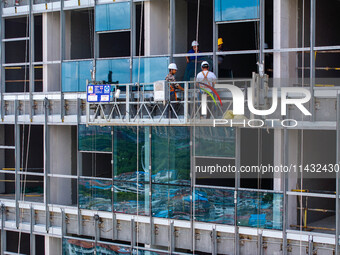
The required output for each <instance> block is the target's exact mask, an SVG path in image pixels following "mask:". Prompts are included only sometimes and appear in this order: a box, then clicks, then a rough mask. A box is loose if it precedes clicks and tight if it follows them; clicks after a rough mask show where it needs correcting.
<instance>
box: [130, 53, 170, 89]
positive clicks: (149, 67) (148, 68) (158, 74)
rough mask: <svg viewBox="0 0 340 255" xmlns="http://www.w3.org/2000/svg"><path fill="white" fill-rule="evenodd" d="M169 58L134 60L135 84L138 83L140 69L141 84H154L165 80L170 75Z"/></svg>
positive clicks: (133, 77)
mask: <svg viewBox="0 0 340 255" xmlns="http://www.w3.org/2000/svg"><path fill="white" fill-rule="evenodd" d="M168 65H169V58H168V57H155V58H140V61H139V59H138V58H134V60H133V73H132V74H133V76H132V80H133V82H138V69H140V71H139V82H140V83H152V82H155V81H159V80H164V79H165V77H166V76H167V74H168Z"/></svg>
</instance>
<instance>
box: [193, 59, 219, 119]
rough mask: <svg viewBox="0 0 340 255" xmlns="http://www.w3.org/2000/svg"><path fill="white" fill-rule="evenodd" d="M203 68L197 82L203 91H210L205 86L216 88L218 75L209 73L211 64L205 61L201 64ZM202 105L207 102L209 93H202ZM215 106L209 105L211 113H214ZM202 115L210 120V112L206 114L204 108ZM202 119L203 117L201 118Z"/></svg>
mask: <svg viewBox="0 0 340 255" xmlns="http://www.w3.org/2000/svg"><path fill="white" fill-rule="evenodd" d="M201 68H202V72H200V73H199V74H197V77H196V80H197V82H199V86H200V87H201V88H202V90H203V89H207V90H210V89H209V88H207V87H206V86H204V85H203V84H206V85H209V86H211V87H215V81H216V79H217V78H216V75H215V74H214V73H213V72H210V71H209V63H208V62H207V61H203V62H202V64H201ZM201 95H202V99H201V100H202V104H203V101H205V102H207V93H206V92H202V94H201ZM212 107H213V105H212V104H211V103H207V108H209V109H210V111H212V110H213V109H212ZM201 112H202V113H201V114H202V115H205V118H210V112H206V111H205V110H204V107H203V106H202V108H201ZM201 117H202V116H201Z"/></svg>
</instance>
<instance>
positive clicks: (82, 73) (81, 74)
mask: <svg viewBox="0 0 340 255" xmlns="http://www.w3.org/2000/svg"><path fill="white" fill-rule="evenodd" d="M92 66H93V64H92V61H72V62H64V63H62V91H63V92H85V91H86V80H91V69H92Z"/></svg>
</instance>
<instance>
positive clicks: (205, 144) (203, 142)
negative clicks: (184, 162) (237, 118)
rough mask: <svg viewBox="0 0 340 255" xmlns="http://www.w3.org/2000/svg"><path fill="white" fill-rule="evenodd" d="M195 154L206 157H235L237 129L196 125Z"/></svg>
mask: <svg viewBox="0 0 340 255" xmlns="http://www.w3.org/2000/svg"><path fill="white" fill-rule="evenodd" d="M195 147H196V150H195V154H196V156H206V157H235V129H233V128H228V127H195Z"/></svg>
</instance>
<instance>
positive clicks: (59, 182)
mask: <svg viewBox="0 0 340 255" xmlns="http://www.w3.org/2000/svg"><path fill="white" fill-rule="evenodd" d="M49 130H50V173H51V174H63V175H71V173H72V128H71V126H50V129H49ZM50 201H51V203H53V204H60V205H71V204H72V185H71V179H66V178H53V177H51V178H50Z"/></svg>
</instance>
